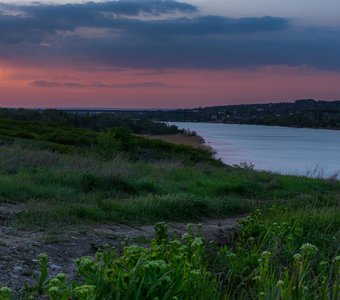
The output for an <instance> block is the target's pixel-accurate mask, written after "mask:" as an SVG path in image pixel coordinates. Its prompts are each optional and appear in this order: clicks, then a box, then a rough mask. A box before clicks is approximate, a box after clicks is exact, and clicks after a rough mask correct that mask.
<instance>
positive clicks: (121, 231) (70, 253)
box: [0, 205, 241, 288]
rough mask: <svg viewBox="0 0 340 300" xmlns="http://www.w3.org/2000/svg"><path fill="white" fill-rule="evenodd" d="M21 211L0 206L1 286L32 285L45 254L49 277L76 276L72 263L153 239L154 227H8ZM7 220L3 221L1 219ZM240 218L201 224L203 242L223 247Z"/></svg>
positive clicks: (175, 228)
mask: <svg viewBox="0 0 340 300" xmlns="http://www.w3.org/2000/svg"><path fill="white" fill-rule="evenodd" d="M21 210H22V207H21V206H17V205H2V206H0V270H1V273H0V286H9V287H11V288H18V287H22V286H23V284H24V283H25V282H27V283H32V277H33V275H34V272H36V265H37V260H36V257H37V255H38V254H40V253H47V254H48V257H49V272H50V275H52V276H53V275H56V274H58V273H61V272H63V273H66V274H67V275H68V276H69V277H71V278H72V277H73V276H74V274H75V269H74V260H75V259H76V258H78V257H81V256H87V255H89V256H92V255H94V254H95V253H96V251H97V250H98V249H100V248H101V247H103V246H104V245H105V244H108V245H110V246H113V247H120V246H121V244H122V242H123V241H126V240H128V241H130V242H131V243H138V244H146V243H147V241H148V240H149V239H152V238H153V236H154V227H153V226H151V225H150V226H133V225H125V224H103V225H94V226H83V227H80V228H79V227H78V228H76V229H74V230H71V229H68V230H65V231H64V232H62V233H50V232H41V231H36V232H34V231H25V230H22V229H17V228H14V227H12V226H10V225H9V224H8V221H9V218H13V217H15V216H16V215H17V214H18V213H20V212H21ZM4 216H6V217H4ZM240 217H241V216H236V217H231V218H225V219H211V220H203V221H202V222H201V224H202V225H203V234H204V237H205V238H206V240H214V241H216V242H217V243H220V244H225V243H227V242H228V239H229V238H230V237H231V236H232V235H233V234H234V233H235V231H236V229H237V227H238V226H239V225H238V219H239V218H240ZM169 232H170V234H174V233H175V232H176V234H178V235H181V234H183V233H184V232H186V224H184V223H178V222H172V223H169Z"/></svg>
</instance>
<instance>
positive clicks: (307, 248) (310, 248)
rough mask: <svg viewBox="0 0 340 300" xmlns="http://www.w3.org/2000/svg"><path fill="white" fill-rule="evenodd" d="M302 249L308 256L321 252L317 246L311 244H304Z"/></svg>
mask: <svg viewBox="0 0 340 300" xmlns="http://www.w3.org/2000/svg"><path fill="white" fill-rule="evenodd" d="M300 249H301V251H302V252H304V253H306V254H313V253H315V252H317V251H319V249H318V248H317V247H316V246H315V245H313V244H310V243H306V244H303V245H302V246H301V248H300Z"/></svg>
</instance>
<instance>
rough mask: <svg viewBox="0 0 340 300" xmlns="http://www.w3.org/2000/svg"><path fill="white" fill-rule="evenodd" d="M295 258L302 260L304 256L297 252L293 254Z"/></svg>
mask: <svg viewBox="0 0 340 300" xmlns="http://www.w3.org/2000/svg"><path fill="white" fill-rule="evenodd" d="M293 258H294V260H300V259H301V258H302V255H301V254H300V253H296V254H294V256H293Z"/></svg>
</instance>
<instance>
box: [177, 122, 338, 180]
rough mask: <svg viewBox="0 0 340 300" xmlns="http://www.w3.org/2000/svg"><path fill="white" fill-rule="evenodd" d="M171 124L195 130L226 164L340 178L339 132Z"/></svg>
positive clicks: (226, 125) (248, 126) (271, 127)
mask: <svg viewBox="0 0 340 300" xmlns="http://www.w3.org/2000/svg"><path fill="white" fill-rule="evenodd" d="M171 124H175V125H177V126H178V127H179V128H186V129H188V128H189V129H191V130H195V131H196V132H197V133H198V134H199V135H200V136H202V137H203V138H204V140H205V142H206V143H207V144H208V145H209V146H211V147H212V148H213V149H214V150H215V151H216V156H217V157H218V158H221V159H222V161H224V162H225V163H227V164H231V165H233V164H242V163H247V164H254V166H255V168H256V169H258V170H267V171H272V172H276V173H282V174H294V175H305V176H309V177H336V176H337V177H338V178H340V176H339V174H340V131H336V130H325V129H309V128H289V127H278V126H258V125H236V124H216V123H189V122H176V123H173V122H171ZM338 173H339V174H338ZM337 174H338V175H337Z"/></svg>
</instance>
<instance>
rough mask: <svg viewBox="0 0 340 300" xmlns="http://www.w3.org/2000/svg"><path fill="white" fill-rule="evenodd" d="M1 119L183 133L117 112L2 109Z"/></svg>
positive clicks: (103, 129)
mask: <svg viewBox="0 0 340 300" xmlns="http://www.w3.org/2000/svg"><path fill="white" fill-rule="evenodd" d="M0 119H7V120H16V121H29V122H41V123H47V124H55V125H62V126H72V127H79V128H86V129H91V130H96V131H105V130H106V129H110V128H114V127H123V128H126V129H128V130H129V131H130V132H131V133H135V134H154V135H162V134H176V133H182V132H183V131H182V130H179V129H178V127H177V126H174V125H168V124H166V123H164V122H154V121H152V120H149V119H145V118H136V117H135V116H134V117H133V118H132V117H130V116H128V115H126V114H120V113H115V112H105V113H93V112H90V111H79V112H67V111H62V110H56V109H46V110H29V109H7V108H2V109H0Z"/></svg>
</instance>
